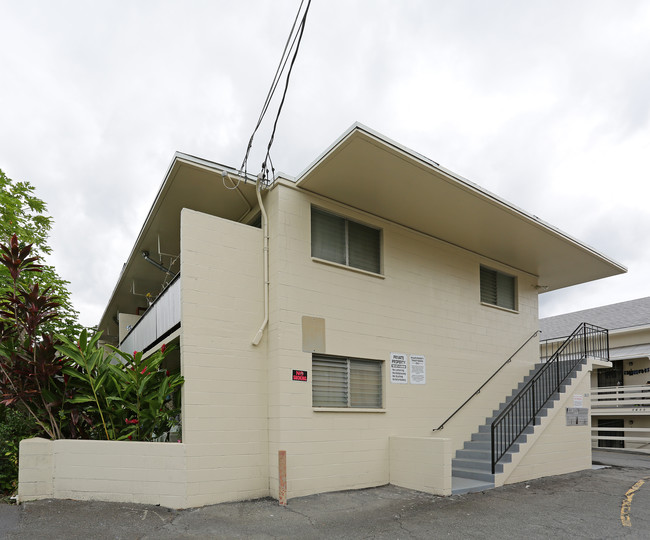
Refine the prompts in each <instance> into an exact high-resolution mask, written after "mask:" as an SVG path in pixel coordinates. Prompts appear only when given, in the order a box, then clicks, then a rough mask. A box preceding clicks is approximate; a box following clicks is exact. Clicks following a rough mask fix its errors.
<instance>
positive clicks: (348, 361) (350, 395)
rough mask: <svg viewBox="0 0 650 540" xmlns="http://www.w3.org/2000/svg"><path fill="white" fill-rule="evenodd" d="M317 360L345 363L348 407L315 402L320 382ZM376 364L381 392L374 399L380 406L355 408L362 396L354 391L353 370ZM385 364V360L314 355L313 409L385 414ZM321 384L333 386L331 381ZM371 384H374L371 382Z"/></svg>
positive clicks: (345, 391)
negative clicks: (357, 365)
mask: <svg viewBox="0 0 650 540" xmlns="http://www.w3.org/2000/svg"><path fill="white" fill-rule="evenodd" d="M317 359H324V360H329V361H337V362H345V373H346V380H345V383H344V384H345V388H342V390H343V393H344V394H345V395H346V405H334V404H331V403H325V404H323V403H322V402H321V403H319V404H317V403H316V402H315V395H314V393H315V390H316V387H317V386H318V385H319V381H318V370H317V369H315V367H314V360H317ZM355 363H356V364H363V363H366V364H374V365H375V366H376V368H377V374H378V375H379V381H378V383H374V384H375V385H376V388H377V390H378V392H379V396H376V395H374V397H375V398H376V397H378V398H379V399H378V401H379V405H377V406H372V405H367V404H363V405H361V406H355V405H353V404H352V403H353V401H354V400H355V398H356V399H358V398H359V397H360V396H359V395H357V396H355V395H354V390H353V384H354V382H353V381H352V376H351V374H352V370H353V364H355ZM384 364H385V362H384V361H383V360H376V359H372V358H356V357H350V356H335V355H331V354H321V353H313V354H312V380H311V386H312V407H313V408H314V409H315V410H320V411H331V412H341V411H349V412H385V408H384V407H385V394H386V388H385V381H386V377H385V376H384ZM321 384H325V385H328V386H329V385H331V380H327V381H322V382H321ZM371 384H373V383H372V382H371Z"/></svg>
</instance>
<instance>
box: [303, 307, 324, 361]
mask: <svg viewBox="0 0 650 540" xmlns="http://www.w3.org/2000/svg"><path fill="white" fill-rule="evenodd" d="M302 351H303V352H309V353H324V352H325V319H323V318H322V317H307V316H303V318H302Z"/></svg>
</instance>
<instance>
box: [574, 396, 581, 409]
mask: <svg viewBox="0 0 650 540" xmlns="http://www.w3.org/2000/svg"><path fill="white" fill-rule="evenodd" d="M573 406H574V407H582V394H573Z"/></svg>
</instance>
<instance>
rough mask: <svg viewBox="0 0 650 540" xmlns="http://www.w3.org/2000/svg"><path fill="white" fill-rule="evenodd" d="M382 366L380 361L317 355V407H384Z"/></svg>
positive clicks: (314, 387)
mask: <svg viewBox="0 0 650 540" xmlns="http://www.w3.org/2000/svg"><path fill="white" fill-rule="evenodd" d="M381 367H382V362H381V361H379V360H360V359H356V358H340V357H331V356H322V355H313V357H312V373H313V377H312V404H313V406H314V407H350V408H354V407H358V408H368V409H380V408H381V407H382V370H381Z"/></svg>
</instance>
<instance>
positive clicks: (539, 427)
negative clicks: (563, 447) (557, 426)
mask: <svg viewBox="0 0 650 540" xmlns="http://www.w3.org/2000/svg"><path fill="white" fill-rule="evenodd" d="M593 364H594V360H593V359H592V358H587V359H586V361H583V363H582V364H580V365H578V366H576V370H575V373H576V376H575V377H574V378H573V379H571V380H570V384H569V386H567V388H566V389H565V391H564V392H563V393H562V394H561V395H560V397H559V399H557V400H556V401H554V402H553V407H552V408H549V409H548V412H547V414H546V415H545V416H539V417H538V422H539V423H538V424H536V425H535V428H534V431H533V433H530V434H528V436H527V437H526V440H525V442H520V444H519V451H518V452H513V453H511V454H510V455H511V456H512V461H511V462H510V463H503V472H501V473H496V474H495V475H494V486H495V487H500V486H503V485H504V484H508V483H513V482H522V481H525V480H532V479H534V478H540V477H542V476H552V475H554V474H565V473H567V472H573V471H569V470H566V468H565V467H563V460H562V456H561V455H559V454H560V452H557V454H558V455H556V456H555V462H556V463H557V464H558V466H557V472H553V471H552V470H551V471H550V472H549V469H553V465H552V464H551V465H550V466H548V464H546V465H545V466H544V470H543V471H539V474H537V473H536V472H535V471H534V469H533V470H531V471H530V472H529V473H528V474H526V473H525V474H524V475H523V476H522V475H521V474H517V475H515V476H517V478H516V480H512V481H510V482H509V480H510V478H511V477H512V476H513V475H514V474H515V472H517V469H518V468H519V466H520V465H521V463H522V461H523V460H524V458H525V457H526V456H527V455H528V454H529V453H530V452H531V451H532V450H533V449H534V448H535V447H536V446H537V445H538V444H539V443H541V442H542V441H543V440H544V434H545V432H546V431H547V429H548V428H549V427H550V426H551V425H553V423H554V421H555V420H561V419H558V418H557V417H558V415H563V414H565V411H566V407H573V406H574V404H573V401H572V398H573V395H574V394H575V393H576V392H578V390H582V391H583V407H588V408H589V409H591V407H590V405H589V399H588V398H587V397H586V396H584V394H585V393H586V394H589V391H590V388H591V372H592V370H593ZM590 416H591V415H590ZM567 427H568V428H569V429H572V430H573V429H582V430H584V431H585V434H584V437H585V448H586V451H585V456H584V457H585V460H584V461H585V466H584V467H579V468H576V469H574V470H576V471H577V470H583V469H587V468H589V467H591V425H587V426H567Z"/></svg>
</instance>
